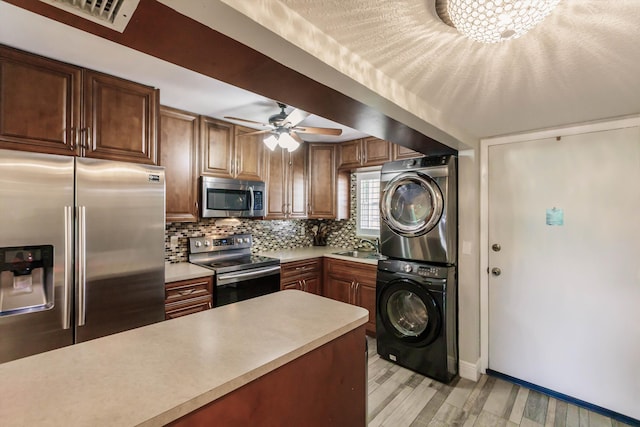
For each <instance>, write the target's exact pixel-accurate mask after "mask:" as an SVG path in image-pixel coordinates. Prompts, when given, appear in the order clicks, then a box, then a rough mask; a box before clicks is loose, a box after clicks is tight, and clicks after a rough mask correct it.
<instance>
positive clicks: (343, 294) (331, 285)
mask: <svg viewBox="0 0 640 427" xmlns="http://www.w3.org/2000/svg"><path fill="white" fill-rule="evenodd" d="M323 291H324V292H323V294H324V296H325V297H327V298H331V299H334V300H336V301H342V302H346V303H347V304H351V303H352V299H353V281H352V280H351V279H345V278H344V277H339V276H335V275H332V274H328V275H327V276H326V280H325V283H324V289H323Z"/></svg>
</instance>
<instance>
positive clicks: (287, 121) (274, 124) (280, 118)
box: [225, 102, 342, 151]
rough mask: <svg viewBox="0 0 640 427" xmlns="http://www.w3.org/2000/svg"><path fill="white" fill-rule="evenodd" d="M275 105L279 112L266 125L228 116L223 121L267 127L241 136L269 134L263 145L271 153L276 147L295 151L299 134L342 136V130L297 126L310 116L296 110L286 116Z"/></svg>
mask: <svg viewBox="0 0 640 427" xmlns="http://www.w3.org/2000/svg"><path fill="white" fill-rule="evenodd" d="M277 104H278V107H280V112H279V113H277V114H273V115H272V116H270V117H269V122H268V123H262V122H256V121H254V120H247V119H241V118H238V117H229V116H225V119H229V120H236V121H239V122H245V123H251V124H256V125H260V126H264V127H267V128H268V129H264V130H257V131H255V132H248V133H244V134H242V135H241V136H249V135H259V134H269V136H268V137H267V138H265V140H264V143H265V144H266V145H267V147H269V149H271V151H273V150H274V149H275V148H276V146H278V145H280V146H281V147H282V148H286V149H287V150H289V151H293V150H295V149H296V148H298V146H299V145H300V144H301V143H302V142H303V140H302V138H301V137H300V136H299V135H298V134H299V133H313V134H316V135H333V136H338V135H340V134H342V129H335V128H319V127H311V126H298V124H299V123H300V122H302V121H303V120H304V119H306V118H307V117H309V116H310V114H309V113H306V112H304V111H302V110H299V109H297V108H296V109H294V110H293V111H292V112H290V113H289V114H287V113H286V111H284V110H285V108H287V106H286V105H285V104H283V103H281V102H278V103H277Z"/></svg>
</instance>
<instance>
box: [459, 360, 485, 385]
mask: <svg viewBox="0 0 640 427" xmlns="http://www.w3.org/2000/svg"><path fill="white" fill-rule="evenodd" d="M479 366H480V360H478V361H477V362H476V363H471V362H466V361H464V360H460V361H459V362H458V368H459V371H460V372H459V374H460V376H461V377H462V378H466V379H468V380H471V381H478V380H479V379H480V369H479V368H478V367H479Z"/></svg>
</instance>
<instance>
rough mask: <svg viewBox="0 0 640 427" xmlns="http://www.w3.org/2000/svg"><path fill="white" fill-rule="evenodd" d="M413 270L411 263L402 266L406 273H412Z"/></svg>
mask: <svg viewBox="0 0 640 427" xmlns="http://www.w3.org/2000/svg"><path fill="white" fill-rule="evenodd" d="M412 270H413V267H411V264H404V265H403V266H402V271H404V272H405V273H411V271H412Z"/></svg>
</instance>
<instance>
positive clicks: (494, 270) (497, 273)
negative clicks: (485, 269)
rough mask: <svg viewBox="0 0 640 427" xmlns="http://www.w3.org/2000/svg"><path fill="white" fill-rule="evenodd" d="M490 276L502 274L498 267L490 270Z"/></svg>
mask: <svg viewBox="0 0 640 427" xmlns="http://www.w3.org/2000/svg"><path fill="white" fill-rule="evenodd" d="M491 274H493V275H494V276H499V275H500V274H502V270H500V269H499V268H498V267H493V268H492V269H491Z"/></svg>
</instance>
